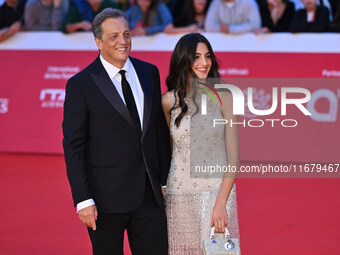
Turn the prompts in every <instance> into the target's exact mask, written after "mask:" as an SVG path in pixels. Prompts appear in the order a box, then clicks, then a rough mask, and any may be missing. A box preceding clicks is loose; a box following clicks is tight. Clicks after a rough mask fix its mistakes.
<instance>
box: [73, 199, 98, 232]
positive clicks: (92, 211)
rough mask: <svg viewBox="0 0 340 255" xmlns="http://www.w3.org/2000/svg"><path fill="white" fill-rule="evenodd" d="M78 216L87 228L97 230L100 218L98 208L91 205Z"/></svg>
mask: <svg viewBox="0 0 340 255" xmlns="http://www.w3.org/2000/svg"><path fill="white" fill-rule="evenodd" d="M78 216H79V219H80V221H81V222H82V223H83V224H84V225H85V226H87V227H89V228H92V229H93V230H96V228H97V226H96V220H97V216H98V211H97V207H96V206H95V205H91V206H89V207H86V208H84V209H81V210H80V211H79V212H78Z"/></svg>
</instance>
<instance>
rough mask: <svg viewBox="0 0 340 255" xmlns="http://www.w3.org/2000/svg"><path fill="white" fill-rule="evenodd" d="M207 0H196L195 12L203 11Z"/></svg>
mask: <svg viewBox="0 0 340 255" xmlns="http://www.w3.org/2000/svg"><path fill="white" fill-rule="evenodd" d="M206 4H207V0H194V9H195V13H203V12H204V9H205V6H206Z"/></svg>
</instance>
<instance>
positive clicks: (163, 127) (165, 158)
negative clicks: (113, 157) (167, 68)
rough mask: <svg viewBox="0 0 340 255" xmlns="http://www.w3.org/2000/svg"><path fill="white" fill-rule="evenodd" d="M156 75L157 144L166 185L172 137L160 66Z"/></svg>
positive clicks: (163, 179) (162, 181)
mask: <svg viewBox="0 0 340 255" xmlns="http://www.w3.org/2000/svg"><path fill="white" fill-rule="evenodd" d="M154 77H155V83H156V84H155V86H156V90H155V91H156V92H157V93H158V94H159V96H158V98H157V106H158V107H159V109H158V121H157V123H158V127H157V129H158V132H157V133H158V134H157V143H158V144H157V145H158V160H159V164H160V173H161V180H160V182H161V185H163V186H164V185H166V181H167V178H168V173H169V169H170V161H171V153H170V138H169V134H170V133H169V128H168V125H167V123H166V119H165V116H164V112H163V108H162V102H161V83H160V77H159V71H158V68H157V67H155V72H154Z"/></svg>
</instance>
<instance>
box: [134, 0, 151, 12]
mask: <svg viewBox="0 0 340 255" xmlns="http://www.w3.org/2000/svg"><path fill="white" fill-rule="evenodd" d="M137 4H138V5H139V6H140V8H141V9H142V11H143V12H145V11H146V10H147V9H148V8H149V6H150V5H151V0H137Z"/></svg>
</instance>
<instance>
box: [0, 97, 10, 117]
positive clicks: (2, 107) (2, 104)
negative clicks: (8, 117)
mask: <svg viewBox="0 0 340 255" xmlns="http://www.w3.org/2000/svg"><path fill="white" fill-rule="evenodd" d="M8 102H9V99H8V98H0V114H5V113H7V112H8Z"/></svg>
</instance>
